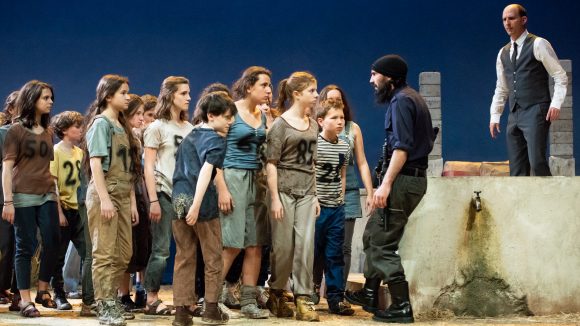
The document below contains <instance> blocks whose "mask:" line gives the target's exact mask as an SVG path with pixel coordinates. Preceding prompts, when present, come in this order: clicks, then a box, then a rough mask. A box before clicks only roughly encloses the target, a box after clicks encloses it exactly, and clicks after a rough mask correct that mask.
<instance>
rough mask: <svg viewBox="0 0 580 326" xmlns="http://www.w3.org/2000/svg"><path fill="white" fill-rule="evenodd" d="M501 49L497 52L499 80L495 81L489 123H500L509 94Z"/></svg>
mask: <svg viewBox="0 0 580 326" xmlns="http://www.w3.org/2000/svg"><path fill="white" fill-rule="evenodd" d="M502 50H503V48H501V49H500V50H499V53H498V54H497V60H496V61H495V71H496V74H497V82H496V83H495V92H494V94H493V99H492V100H491V108H490V109H489V113H490V116H491V117H490V120H489V123H490V124H491V123H499V119H500V117H501V114H502V113H503V108H504V107H505V101H506V99H507V98H508V96H509V89H508V87H507V81H506V79H505V75H504V73H503V64H502V63H501V51H502Z"/></svg>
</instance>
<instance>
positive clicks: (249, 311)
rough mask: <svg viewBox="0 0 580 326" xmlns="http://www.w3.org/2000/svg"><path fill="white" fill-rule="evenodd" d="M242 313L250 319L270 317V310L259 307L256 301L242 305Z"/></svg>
mask: <svg viewBox="0 0 580 326" xmlns="http://www.w3.org/2000/svg"><path fill="white" fill-rule="evenodd" d="M242 315H244V317H246V318H250V319H266V318H269V317H270V312H269V311H268V310H262V309H260V308H258V305H257V304H255V303H250V304H247V305H245V306H243V307H242Z"/></svg>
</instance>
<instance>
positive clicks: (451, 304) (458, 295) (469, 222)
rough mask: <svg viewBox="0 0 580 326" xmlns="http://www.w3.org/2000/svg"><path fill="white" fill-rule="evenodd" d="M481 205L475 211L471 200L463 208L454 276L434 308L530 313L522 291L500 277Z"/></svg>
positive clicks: (492, 231)
mask: <svg viewBox="0 0 580 326" xmlns="http://www.w3.org/2000/svg"><path fill="white" fill-rule="evenodd" d="M482 201H483V200H482ZM482 205H483V209H482V210H481V211H479V212H476V210H475V208H474V207H473V205H472V204H471V203H470V205H469V207H468V208H467V209H466V214H465V216H466V227H465V236H464V238H463V240H462V243H461V245H460V246H459V248H460V249H459V257H458V263H457V272H456V276H455V279H454V281H453V282H452V283H451V284H449V285H447V286H445V287H443V288H442V289H441V293H440V295H439V296H438V298H437V299H436V300H435V303H434V308H436V309H442V310H451V311H453V313H454V314H455V315H456V316H476V317H496V316H512V315H523V316H532V315H533V313H532V312H531V311H530V309H529V307H528V304H527V299H526V296H525V294H523V293H519V291H518V290H517V289H516V288H514V287H513V286H511V285H510V284H508V283H507V282H506V281H505V280H504V279H503V278H502V276H501V270H502V268H501V264H502V262H501V259H499V249H500V243H499V240H498V237H497V230H496V227H495V225H494V223H493V220H492V218H491V216H490V214H489V212H488V211H487V210H486V203H485V202H483V203H482Z"/></svg>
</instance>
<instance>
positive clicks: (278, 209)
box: [270, 199, 284, 221]
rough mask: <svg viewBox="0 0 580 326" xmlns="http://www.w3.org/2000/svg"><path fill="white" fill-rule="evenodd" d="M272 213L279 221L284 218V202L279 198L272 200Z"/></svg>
mask: <svg viewBox="0 0 580 326" xmlns="http://www.w3.org/2000/svg"><path fill="white" fill-rule="evenodd" d="M270 213H271V214H272V217H273V218H274V219H276V220H278V221H281V220H282V218H284V206H282V202H281V201H280V200H279V199H278V200H273V201H272V204H271V207H270Z"/></svg>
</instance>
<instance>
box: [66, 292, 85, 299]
mask: <svg viewBox="0 0 580 326" xmlns="http://www.w3.org/2000/svg"><path fill="white" fill-rule="evenodd" d="M66 297H67V299H82V298H83V296H82V294H81V293H80V292H78V291H75V292H67V293H66Z"/></svg>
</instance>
